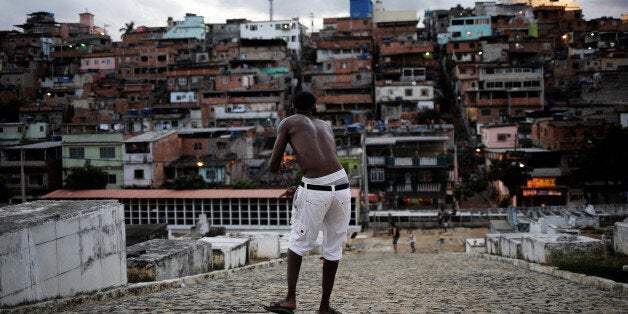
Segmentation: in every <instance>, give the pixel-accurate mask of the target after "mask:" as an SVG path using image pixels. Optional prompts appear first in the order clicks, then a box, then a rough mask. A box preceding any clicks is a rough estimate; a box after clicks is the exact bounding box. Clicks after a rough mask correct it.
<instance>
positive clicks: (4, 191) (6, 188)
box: [0, 176, 13, 203]
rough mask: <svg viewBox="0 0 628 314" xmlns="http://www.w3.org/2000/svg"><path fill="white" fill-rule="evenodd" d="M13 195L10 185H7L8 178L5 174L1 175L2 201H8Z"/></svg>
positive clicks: (0, 189)
mask: <svg viewBox="0 0 628 314" xmlns="http://www.w3.org/2000/svg"><path fill="white" fill-rule="evenodd" d="M11 196H13V193H11V190H10V189H9V186H8V185H7V179H6V178H5V177H4V176H0V203H7V202H9V199H10V198H11Z"/></svg>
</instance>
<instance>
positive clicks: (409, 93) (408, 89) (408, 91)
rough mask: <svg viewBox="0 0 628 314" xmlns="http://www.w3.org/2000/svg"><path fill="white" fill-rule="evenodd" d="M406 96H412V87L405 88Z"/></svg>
mask: <svg viewBox="0 0 628 314" xmlns="http://www.w3.org/2000/svg"><path fill="white" fill-rule="evenodd" d="M406 96H412V88H406Z"/></svg>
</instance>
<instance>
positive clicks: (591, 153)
mask: <svg viewBox="0 0 628 314" xmlns="http://www.w3.org/2000/svg"><path fill="white" fill-rule="evenodd" d="M587 142H588V146H587V147H585V148H584V149H583V150H582V151H581V153H580V154H579V158H578V160H577V161H576V169H575V170H574V171H572V172H571V173H570V174H569V176H567V178H566V179H567V180H568V181H569V182H570V183H571V185H576V184H582V183H584V182H594V181H599V182H603V183H604V186H605V187H604V193H605V194H606V197H607V199H608V196H609V195H610V193H611V192H612V190H613V188H611V186H612V187H615V188H617V187H619V186H620V185H622V184H623V185H624V186H625V184H626V182H628V162H627V161H628V146H627V145H626V143H628V128H623V129H622V128H621V127H619V126H615V127H612V128H610V129H608V130H607V131H606V133H605V134H604V136H603V137H601V138H593V137H590V138H587Z"/></svg>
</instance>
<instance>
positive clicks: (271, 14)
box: [268, 0, 273, 21]
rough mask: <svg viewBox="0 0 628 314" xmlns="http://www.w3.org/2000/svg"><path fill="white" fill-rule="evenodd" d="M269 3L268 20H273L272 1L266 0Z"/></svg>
mask: <svg viewBox="0 0 628 314" xmlns="http://www.w3.org/2000/svg"><path fill="white" fill-rule="evenodd" d="M268 2H270V20H271V21H272V20H273V0H268Z"/></svg>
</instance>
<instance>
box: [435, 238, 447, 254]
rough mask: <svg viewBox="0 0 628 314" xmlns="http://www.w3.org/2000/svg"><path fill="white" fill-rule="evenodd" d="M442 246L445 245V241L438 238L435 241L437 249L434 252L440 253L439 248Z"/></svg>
mask: <svg viewBox="0 0 628 314" xmlns="http://www.w3.org/2000/svg"><path fill="white" fill-rule="evenodd" d="M443 244H445V239H443V238H440V239H438V240H436V246H437V247H438V248H437V249H435V251H438V252H440V250H441V248H442V246H443Z"/></svg>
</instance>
